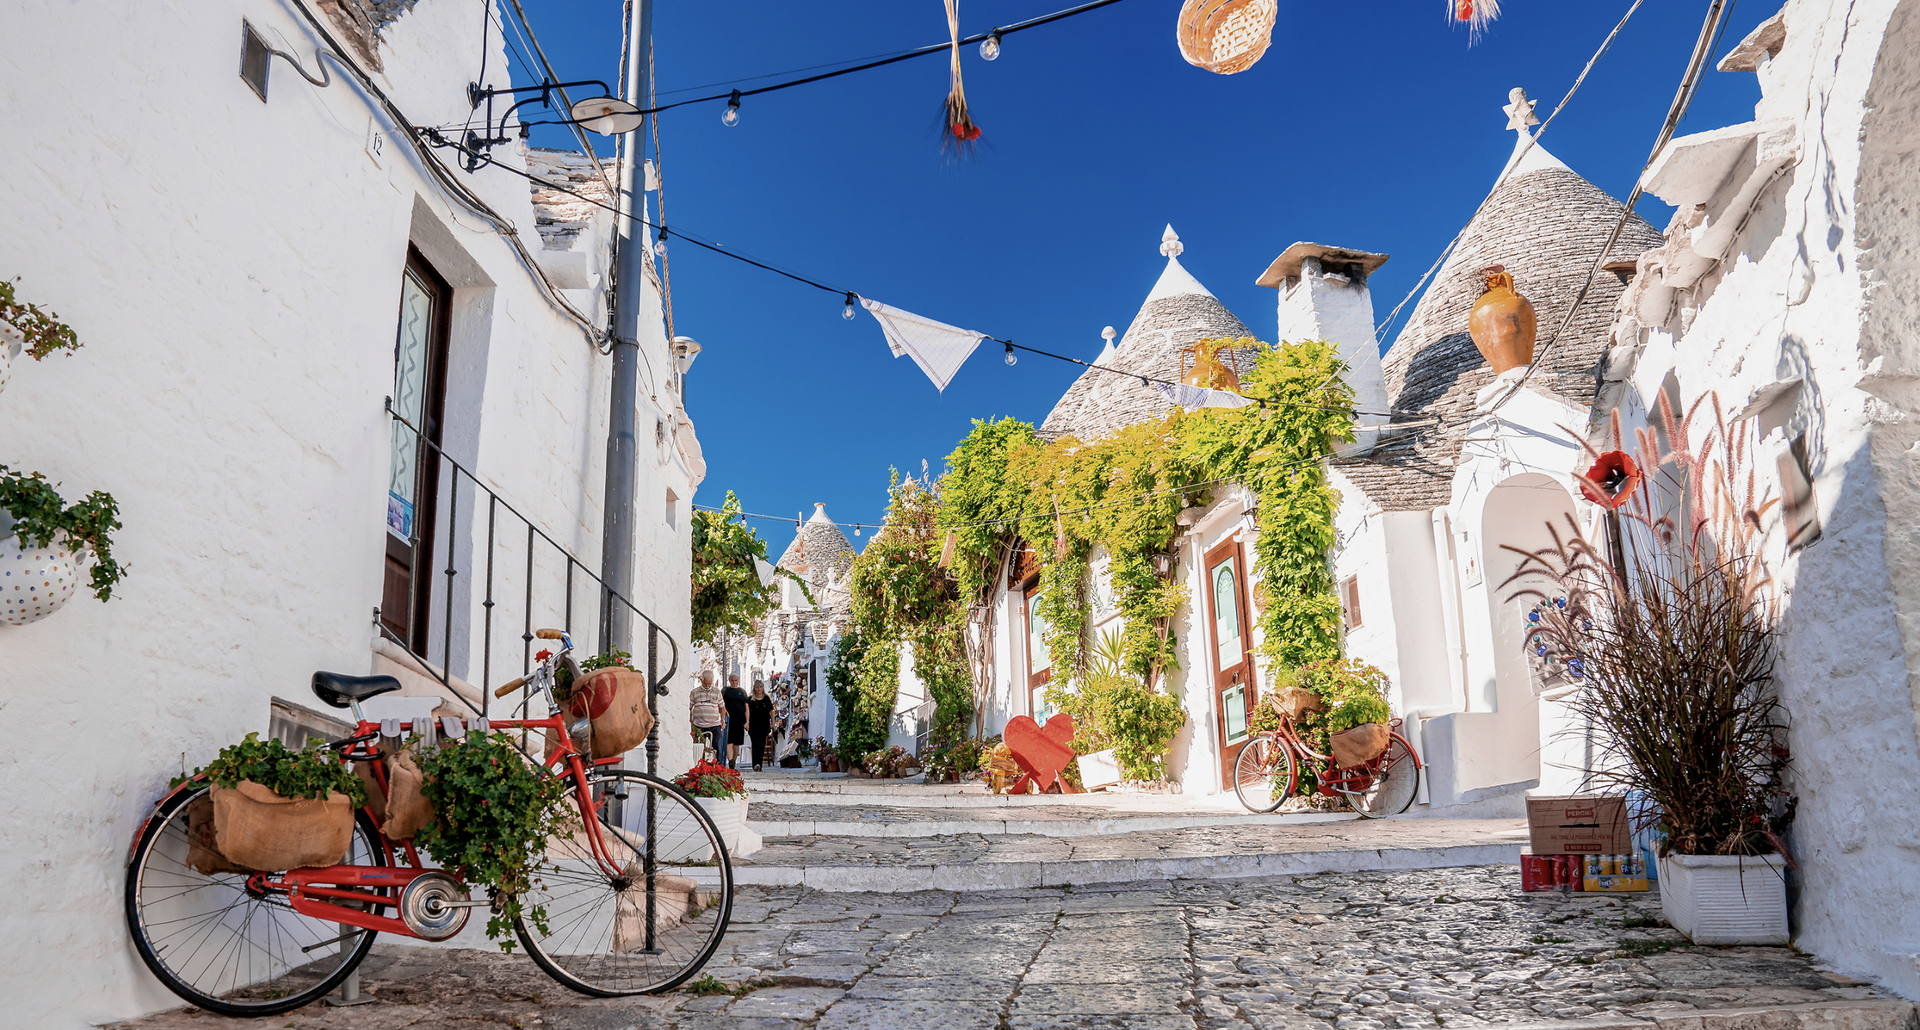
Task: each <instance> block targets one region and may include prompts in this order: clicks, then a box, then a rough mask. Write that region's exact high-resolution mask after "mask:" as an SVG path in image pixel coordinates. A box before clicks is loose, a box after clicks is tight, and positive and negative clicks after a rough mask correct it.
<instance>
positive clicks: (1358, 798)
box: [1342, 733, 1420, 819]
mask: <svg viewBox="0 0 1920 1030" xmlns="http://www.w3.org/2000/svg"><path fill="white" fill-rule="evenodd" d="M1419 787H1420V770H1419V768H1417V766H1416V764H1415V762H1414V760H1413V748H1412V746H1411V745H1409V744H1408V743H1407V742H1406V740H1405V739H1404V738H1403V737H1401V736H1400V734H1398V733H1396V734H1394V735H1393V741H1392V742H1391V743H1390V744H1388V745H1387V750H1386V753H1385V754H1383V755H1381V756H1380V758H1379V759H1378V764H1377V765H1376V766H1375V768H1374V772H1373V783H1372V784H1371V785H1369V786H1368V787H1367V788H1366V789H1365V790H1361V791H1354V792H1345V791H1343V792H1342V793H1344V794H1346V798H1347V803H1348V804H1350V805H1352V806H1353V810H1354V811H1356V812H1358V813H1360V815H1361V816H1362V817H1364V818H1367V819H1384V818H1386V817H1387V816H1390V815H1399V814H1400V813H1402V812H1404V811H1406V810H1407V809H1408V808H1411V807H1412V806H1413V795H1414V794H1415V793H1416V792H1417V791H1418V790H1419Z"/></svg>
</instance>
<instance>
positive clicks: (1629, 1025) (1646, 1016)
mask: <svg viewBox="0 0 1920 1030" xmlns="http://www.w3.org/2000/svg"><path fill="white" fill-rule="evenodd" d="M1501 1030H1920V1008H1916V1006H1915V1005H1914V1003H1913V1002H1910V1001H1901V1000H1899V999H1895V998H1867V999H1862V1000H1859V1001H1821V1002H1809V1003H1806V1004H1801V1005H1767V1006H1755V1007H1751V1008H1728V1009H1691V1008H1689V1009H1682V1010H1678V1011H1674V1012H1645V1013H1641V1018H1627V1017H1624V1016H1601V1017H1592V1016H1590V1017H1587V1018H1585V1019H1554V1020H1543V1021H1540V1022H1527V1023H1503V1024H1501Z"/></svg>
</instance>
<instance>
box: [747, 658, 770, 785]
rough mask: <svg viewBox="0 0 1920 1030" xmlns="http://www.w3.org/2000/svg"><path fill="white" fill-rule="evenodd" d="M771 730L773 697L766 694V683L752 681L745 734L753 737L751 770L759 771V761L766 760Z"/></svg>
mask: <svg viewBox="0 0 1920 1030" xmlns="http://www.w3.org/2000/svg"><path fill="white" fill-rule="evenodd" d="M772 730H773V698H770V697H768V696H767V685H766V684H765V683H762V682H760V681H759V680H754V681H753V696H752V697H750V698H748V699H747V736H749V737H752V738H753V771H754V772H759V771H760V763H762V762H765V761H766V760H767V738H768V737H769V736H771V734H772Z"/></svg>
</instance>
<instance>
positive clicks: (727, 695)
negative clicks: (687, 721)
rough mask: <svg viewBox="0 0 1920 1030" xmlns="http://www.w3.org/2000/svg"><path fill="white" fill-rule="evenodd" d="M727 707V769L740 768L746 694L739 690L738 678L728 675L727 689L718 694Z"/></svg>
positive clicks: (745, 725)
mask: <svg viewBox="0 0 1920 1030" xmlns="http://www.w3.org/2000/svg"><path fill="white" fill-rule="evenodd" d="M720 701H721V703H722V704H724V705H726V706H727V768H729V769H738V768H740V745H742V744H745V743H746V742H747V692H746V691H744V690H741V689H740V677H739V676H738V675H729V676H728V677H727V689H725V690H723V691H721V692H720Z"/></svg>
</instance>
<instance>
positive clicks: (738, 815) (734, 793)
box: [673, 761, 747, 851]
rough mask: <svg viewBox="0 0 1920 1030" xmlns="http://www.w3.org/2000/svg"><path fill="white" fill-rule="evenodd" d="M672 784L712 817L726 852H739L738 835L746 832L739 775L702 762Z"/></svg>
mask: <svg viewBox="0 0 1920 1030" xmlns="http://www.w3.org/2000/svg"><path fill="white" fill-rule="evenodd" d="M673 782H674V783H675V784H678V785H679V787H680V789H681V790H684V791H686V792H687V793H689V794H691V795H693V799H694V800H695V801H697V802H699V804H700V807H701V808H704V809H706V810H707V814H708V815H710V816H712V817H713V822H714V825H715V826H717V827H719V829H720V839H721V840H723V841H725V842H726V845H727V848H728V850H730V851H737V850H739V848H740V836H741V831H742V830H745V829H746V828H747V784H746V781H745V780H742V779H741V778H740V774H739V773H738V772H736V771H735V770H732V769H729V768H727V767H726V766H725V765H723V764H721V763H719V762H705V761H703V762H698V763H696V764H695V765H694V767H693V768H691V769H688V770H687V771H686V772H685V773H683V774H681V775H680V776H679V777H677V778H675V779H674V781H673Z"/></svg>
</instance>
